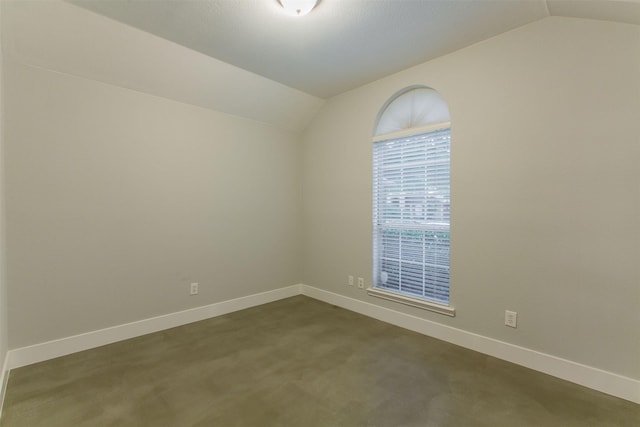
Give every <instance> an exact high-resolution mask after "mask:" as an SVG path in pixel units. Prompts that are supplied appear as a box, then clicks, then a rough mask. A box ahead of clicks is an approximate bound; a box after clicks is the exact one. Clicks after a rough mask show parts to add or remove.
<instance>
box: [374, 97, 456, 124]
mask: <svg viewBox="0 0 640 427" xmlns="http://www.w3.org/2000/svg"><path fill="white" fill-rule="evenodd" d="M449 121H450V118H449V107H447V103H446V102H445V100H444V99H443V98H442V97H441V96H440V94H439V93H438V92H437V91H435V90H434V89H431V88H429V87H425V86H422V87H410V88H407V89H404V90H402V91H400V92H399V93H398V94H396V95H395V96H393V97H392V98H391V99H390V100H389V101H387V103H386V104H385V105H384V107H382V110H381V111H380V113H379V114H378V121H377V123H376V128H375V131H374V133H373V135H374V136H380V135H386V134H392V133H396V132H401V131H406V130H408V129H413V128H422V127H427V126H430V125H435V124H440V123H447V122H449Z"/></svg>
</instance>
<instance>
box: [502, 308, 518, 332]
mask: <svg viewBox="0 0 640 427" xmlns="http://www.w3.org/2000/svg"><path fill="white" fill-rule="evenodd" d="M504 324H505V325H507V326H510V327H512V328H517V327H518V313H516V312H515V311H509V310H506V311H505V312H504Z"/></svg>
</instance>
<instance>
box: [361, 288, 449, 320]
mask: <svg viewBox="0 0 640 427" xmlns="http://www.w3.org/2000/svg"><path fill="white" fill-rule="evenodd" d="M367 294H369V295H371V296H372V297H376V298H382V299H385V300H387V301H393V302H398V303H400V304H404V305H408V306H411V307H416V308H421V309H423V310H428V311H433V312H434V313H439V314H444V315H445V316H450V317H455V316H456V309H455V308H454V307H452V306H451V305H445V304H438V303H436V302H433V301H431V300H427V299H422V298H412V297H410V296H408V295H406V294H401V293H398V292H392V291H389V290H382V289H380V288H375V287H370V288H367Z"/></svg>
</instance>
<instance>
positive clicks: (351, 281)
mask: <svg viewBox="0 0 640 427" xmlns="http://www.w3.org/2000/svg"><path fill="white" fill-rule="evenodd" d="M349 286H353V276H349Z"/></svg>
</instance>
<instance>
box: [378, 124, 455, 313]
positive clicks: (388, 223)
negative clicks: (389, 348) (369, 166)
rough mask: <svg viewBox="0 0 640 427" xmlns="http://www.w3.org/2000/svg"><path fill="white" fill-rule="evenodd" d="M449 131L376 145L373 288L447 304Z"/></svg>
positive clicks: (380, 142) (444, 129)
mask: <svg viewBox="0 0 640 427" xmlns="http://www.w3.org/2000/svg"><path fill="white" fill-rule="evenodd" d="M450 139H451V138H450V129H449V128H448V127H446V128H441V129H436V130H433V131H430V132H426V133H421V134H417V135H411V136H404V137H402V136H401V137H396V138H390V139H385V140H381V141H377V142H374V146H373V191H374V194H373V204H374V206H373V221H374V233H373V240H374V241H373V244H374V257H373V258H374V287H376V288H379V289H383V290H389V291H393V292H399V293H402V294H405V295H409V296H418V297H422V298H426V299H428V300H432V301H435V302H437V303H441V304H448V303H449V207H450V184H449V163H450V160H449V159H450Z"/></svg>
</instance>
